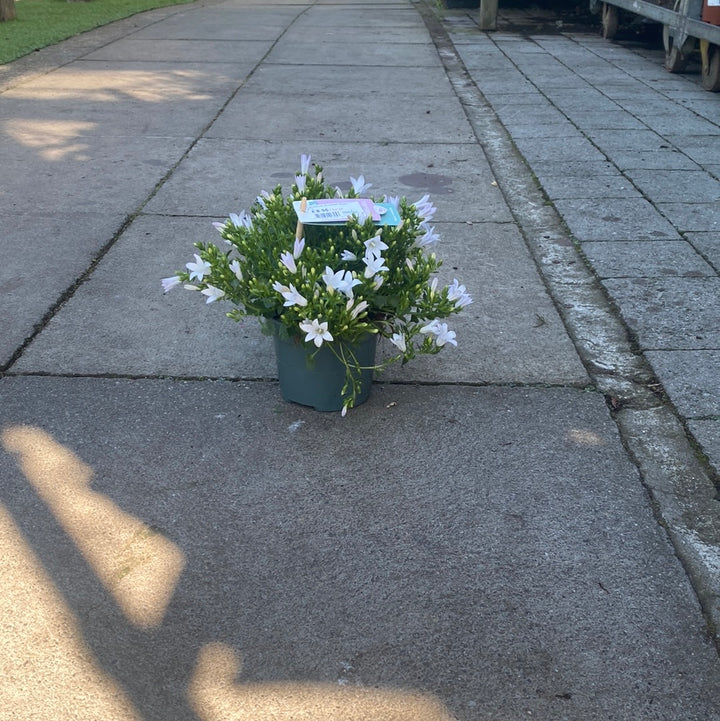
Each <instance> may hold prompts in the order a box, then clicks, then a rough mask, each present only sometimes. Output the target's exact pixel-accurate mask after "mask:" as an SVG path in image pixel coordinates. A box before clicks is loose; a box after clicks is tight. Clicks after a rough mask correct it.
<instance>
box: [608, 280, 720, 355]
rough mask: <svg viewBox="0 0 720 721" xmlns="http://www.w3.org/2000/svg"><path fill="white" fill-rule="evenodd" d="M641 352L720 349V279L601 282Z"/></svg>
mask: <svg viewBox="0 0 720 721" xmlns="http://www.w3.org/2000/svg"><path fill="white" fill-rule="evenodd" d="M603 285H605V286H606V287H607V288H608V290H609V292H610V294H611V296H612V297H613V298H614V299H615V300H616V302H617V303H618V305H619V306H620V308H621V309H622V315H623V317H624V318H625V320H626V322H627V323H628V324H629V325H630V327H631V328H632V330H633V331H634V333H635V334H636V336H637V338H638V340H639V343H640V346H641V348H643V349H644V350H648V351H649V350H653V349H666V348H671V349H675V350H696V349H703V348H717V347H720V328H719V327H718V325H717V317H718V299H719V298H720V278H617V279H607V280H604V281H603Z"/></svg>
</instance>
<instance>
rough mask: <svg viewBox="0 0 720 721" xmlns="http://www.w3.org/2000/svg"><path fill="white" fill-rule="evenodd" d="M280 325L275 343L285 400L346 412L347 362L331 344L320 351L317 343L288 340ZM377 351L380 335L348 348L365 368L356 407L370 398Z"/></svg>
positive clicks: (336, 343)
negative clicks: (344, 410) (336, 352)
mask: <svg viewBox="0 0 720 721" xmlns="http://www.w3.org/2000/svg"><path fill="white" fill-rule="evenodd" d="M277 326H279V324H277ZM277 326H276V327H275V333H273V340H274V343H275V357H276V360H277V370H278V378H279V380H280V393H281V394H282V397H283V398H284V399H285V400H286V401H291V402H293V403H300V404H301V405H304V406H311V407H312V408H315V410H318V411H340V410H342V408H343V405H344V400H343V395H342V389H343V386H344V385H345V380H346V377H345V366H344V365H343V363H342V362H341V361H340V360H339V359H338V357H337V356H336V355H335V353H334V352H333V351H332V350H331V348H330V347H329V346H328V344H327V343H323V345H322V346H321V347H320V348H319V349H318V348H316V347H315V345H314V344H313V343H304V342H303V341H302V340H301V339H298V338H288V337H287V336H286V334H284V333H282V332H278V327H277ZM332 345H334V346H335V347H336V348H337V347H338V342H337V341H333V343H332ZM376 348H377V334H368V335H367V336H366V337H365V338H364V339H362V340H361V341H360V342H359V343H358V344H357V345H352V346H348V345H347V344H345V345H344V349H345V351H346V353H347V351H351V352H352V354H353V355H354V356H355V358H356V359H357V364H358V366H360V368H361V369H362V370H358V371H356V373H358V374H359V376H360V383H361V390H360V393H358V395H357V396H356V398H355V405H356V406H358V405H360V404H361V403H364V402H365V401H366V400H367V399H368V396H369V395H370V389H371V387H372V378H373V371H372V366H374V365H375V350H376Z"/></svg>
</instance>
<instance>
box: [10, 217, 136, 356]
mask: <svg viewBox="0 0 720 721" xmlns="http://www.w3.org/2000/svg"><path fill="white" fill-rule="evenodd" d="M124 220H125V218H124V216H123V215H121V214H119V213H117V212H116V213H80V212H76V213H55V214H53V215H49V216H48V215H44V214H41V213H32V214H12V215H0V228H2V237H3V240H4V241H5V242H7V243H8V244H9V246H8V247H10V246H12V252H7V253H6V255H5V260H4V261H3V263H2V264H1V265H0V296H1V297H2V303H0V328H2V333H0V366H4V365H5V364H6V363H7V362H8V361H9V360H10V358H11V357H12V355H13V354H14V353H15V351H16V350H17V349H18V348H19V347H20V346H21V345H22V344H23V342H24V341H25V339H26V338H29V337H30V336H31V334H32V333H33V331H34V329H35V325H36V324H37V323H39V322H40V321H41V319H42V318H43V316H45V314H46V313H47V312H48V311H49V310H50V309H51V307H52V306H53V305H54V304H55V303H56V302H58V301H59V300H60V299H61V298H62V296H63V294H64V293H65V291H66V289H67V288H69V287H70V286H71V285H72V284H73V283H74V282H75V281H76V280H77V279H78V278H79V277H80V276H81V275H82V274H83V273H84V272H85V270H86V268H87V267H88V266H89V265H90V263H91V262H92V261H93V259H94V258H96V257H97V255H98V254H99V253H100V251H101V249H102V248H103V246H104V245H105V243H108V242H109V241H110V240H111V239H112V237H113V236H114V235H115V233H117V232H118V230H119V229H120V227H121V226H122V223H123V222H124ZM68 230H69V231H70V235H71V236H72V240H68V238H67V237H66V235H65V234H66V233H67V232H68ZM46 264H47V266H48V267H50V268H52V272H51V273H50V272H47V271H46V270H45V269H44V268H45V266H46ZM39 278H42V282H39Z"/></svg>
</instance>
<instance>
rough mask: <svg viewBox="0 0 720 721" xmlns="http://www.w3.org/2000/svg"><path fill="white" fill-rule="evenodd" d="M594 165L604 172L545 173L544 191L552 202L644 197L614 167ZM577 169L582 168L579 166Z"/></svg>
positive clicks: (543, 176) (543, 177) (600, 164)
mask: <svg viewBox="0 0 720 721" xmlns="http://www.w3.org/2000/svg"><path fill="white" fill-rule="evenodd" d="M512 133H513V136H516V135H517V131H516V130H515V129H513V130H512ZM556 165H557V164H556ZM593 165H595V166H599V167H600V169H601V170H602V171H604V172H601V173H599V174H597V175H596V174H590V173H586V172H584V171H583V173H582V175H580V176H574V177H573V176H569V175H565V174H564V173H561V174H560V175H550V171H548V172H547V173H545V172H544V173H543V174H542V176H541V178H540V180H541V182H542V187H543V190H544V191H545V193H547V196H548V197H549V198H550V200H560V199H562V198H586V199H588V200H592V201H594V202H596V203H600V202H602V203H606V202H608V201H611V200H612V199H614V198H617V199H623V200H627V199H629V198H640V197H642V196H641V194H640V191H638V190H637V189H636V188H635V187H633V184H632V183H631V182H629V181H628V179H627V178H626V177H625V176H624V175H622V174H621V173H620V172H619V171H616V172H614V173H613V172H612V169H613V167H612V166H611V167H608V165H607V164H606V163H593ZM575 167H580V168H581V166H580V165H579V164H577V165H576V166H575ZM558 170H560V169H559V168H558Z"/></svg>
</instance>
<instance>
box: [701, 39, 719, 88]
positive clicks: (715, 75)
mask: <svg viewBox="0 0 720 721" xmlns="http://www.w3.org/2000/svg"><path fill="white" fill-rule="evenodd" d="M700 75H701V77H702V86H703V87H704V88H705V90H709V91H710V92H711V93H717V92H718V91H720V46H718V45H710V44H708V47H707V52H704V53H702V69H701V71H700Z"/></svg>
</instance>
